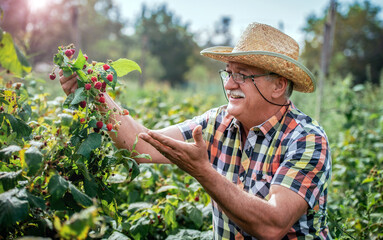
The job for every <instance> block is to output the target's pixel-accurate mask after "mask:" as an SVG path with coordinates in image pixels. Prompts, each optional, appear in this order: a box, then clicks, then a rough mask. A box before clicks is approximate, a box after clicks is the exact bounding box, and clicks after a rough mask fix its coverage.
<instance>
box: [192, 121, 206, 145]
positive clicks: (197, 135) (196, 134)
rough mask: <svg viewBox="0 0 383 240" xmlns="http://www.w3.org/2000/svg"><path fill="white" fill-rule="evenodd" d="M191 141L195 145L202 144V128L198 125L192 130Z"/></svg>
mask: <svg viewBox="0 0 383 240" xmlns="http://www.w3.org/2000/svg"><path fill="white" fill-rule="evenodd" d="M193 139H194V142H195V143H197V144H200V143H204V140H203V137H202V126H201V125H198V126H197V127H195V128H194V129H193Z"/></svg>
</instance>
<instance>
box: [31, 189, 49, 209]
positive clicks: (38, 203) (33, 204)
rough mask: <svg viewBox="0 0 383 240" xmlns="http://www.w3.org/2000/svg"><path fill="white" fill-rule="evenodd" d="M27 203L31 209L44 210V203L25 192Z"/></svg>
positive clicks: (42, 200)
mask: <svg viewBox="0 0 383 240" xmlns="http://www.w3.org/2000/svg"><path fill="white" fill-rule="evenodd" d="M27 196H28V202H29V205H30V206H31V207H36V208H41V209H42V210H45V209H46V205H45V201H44V199H42V198H41V197H37V196H35V195H33V194H32V193H30V192H27Z"/></svg>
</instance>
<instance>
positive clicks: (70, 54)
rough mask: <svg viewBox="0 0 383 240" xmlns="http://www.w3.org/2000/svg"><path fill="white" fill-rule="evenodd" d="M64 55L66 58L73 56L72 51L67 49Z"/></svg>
mask: <svg viewBox="0 0 383 240" xmlns="http://www.w3.org/2000/svg"><path fill="white" fill-rule="evenodd" d="M65 55H66V56H67V57H68V58H69V57H71V56H72V55H73V53H72V50H71V49H67V50H65Z"/></svg>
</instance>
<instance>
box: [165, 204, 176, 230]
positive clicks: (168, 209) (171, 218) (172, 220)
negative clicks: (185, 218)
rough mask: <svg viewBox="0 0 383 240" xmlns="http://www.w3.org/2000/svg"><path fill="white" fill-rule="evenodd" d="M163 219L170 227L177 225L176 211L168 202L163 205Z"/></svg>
mask: <svg viewBox="0 0 383 240" xmlns="http://www.w3.org/2000/svg"><path fill="white" fill-rule="evenodd" d="M164 220H165V223H166V224H167V225H168V226H170V227H171V228H172V229H174V228H176V227H177V221H176V212H175V210H174V207H173V206H172V205H171V204H169V203H167V204H166V205H165V214H164Z"/></svg>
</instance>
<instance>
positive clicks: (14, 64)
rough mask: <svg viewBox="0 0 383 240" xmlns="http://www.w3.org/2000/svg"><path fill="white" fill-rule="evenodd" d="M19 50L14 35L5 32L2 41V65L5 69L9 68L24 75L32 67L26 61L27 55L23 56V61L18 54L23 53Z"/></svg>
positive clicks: (0, 53)
mask: <svg viewBox="0 0 383 240" xmlns="http://www.w3.org/2000/svg"><path fill="white" fill-rule="evenodd" d="M18 51H19V50H16V47H15V45H14V43H13V39H12V36H11V35H10V34H9V33H4V34H3V38H2V39H1V42H0V65H2V66H3V67H4V68H5V69H8V70H9V71H11V72H12V73H14V74H16V75H20V76H24V75H25V74H26V73H29V72H30V71H31V70H32V68H31V67H30V66H29V63H28V65H27V66H26V65H24V64H26V63H25V62H24V60H25V57H21V56H20V59H22V62H21V61H20V59H19V56H18V55H22V54H21V53H20V52H19V53H18Z"/></svg>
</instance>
